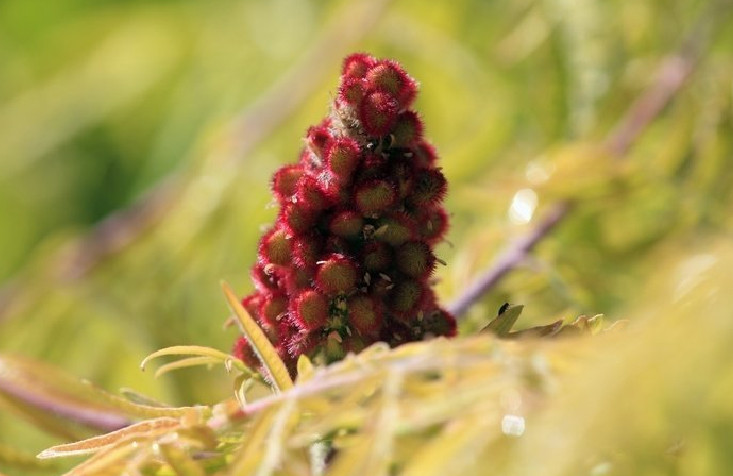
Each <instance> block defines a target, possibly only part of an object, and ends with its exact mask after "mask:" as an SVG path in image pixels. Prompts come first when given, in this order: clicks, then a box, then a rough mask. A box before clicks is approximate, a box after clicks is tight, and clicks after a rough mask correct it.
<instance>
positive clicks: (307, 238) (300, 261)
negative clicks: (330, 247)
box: [293, 233, 323, 268]
mask: <svg viewBox="0 0 733 476" xmlns="http://www.w3.org/2000/svg"><path fill="white" fill-rule="evenodd" d="M322 248H323V237H322V236H319V234H318V233H307V234H302V235H299V236H296V237H295V238H293V263H294V264H296V265H297V266H300V267H302V268H308V267H311V266H314V265H315V264H316V261H318V256H319V254H320V252H321V249H322Z"/></svg>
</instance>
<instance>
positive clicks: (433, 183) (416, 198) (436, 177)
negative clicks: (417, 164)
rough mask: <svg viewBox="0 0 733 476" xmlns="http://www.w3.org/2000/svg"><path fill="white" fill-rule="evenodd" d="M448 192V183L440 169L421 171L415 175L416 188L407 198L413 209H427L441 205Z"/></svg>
mask: <svg viewBox="0 0 733 476" xmlns="http://www.w3.org/2000/svg"><path fill="white" fill-rule="evenodd" d="M447 191H448V182H447V181H446V180H445V176H444V175H443V173H442V172H441V171H440V170H438V169H420V170H418V171H417V173H416V174H415V186H414V187H413V189H412V193H410V196H409V197H407V200H408V201H409V202H410V205H412V206H413V207H416V208H419V207H427V206H431V205H434V204H436V203H440V202H442V201H443V198H445V194H446V192H447Z"/></svg>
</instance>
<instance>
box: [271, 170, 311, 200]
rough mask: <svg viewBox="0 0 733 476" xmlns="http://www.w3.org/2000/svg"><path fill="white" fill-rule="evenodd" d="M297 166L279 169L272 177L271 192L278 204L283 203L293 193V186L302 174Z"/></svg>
mask: <svg viewBox="0 0 733 476" xmlns="http://www.w3.org/2000/svg"><path fill="white" fill-rule="evenodd" d="M304 173H305V172H304V171H303V168H302V167H301V166H300V165H299V164H295V165H285V166H283V167H280V168H279V169H278V170H277V172H275V175H274V176H273V177H272V191H273V193H274V194H275V197H277V200H278V202H280V203H281V204H282V203H285V202H286V201H289V200H290V197H292V196H293V194H294V193H295V184H296V182H297V181H298V179H299V178H300V177H301V176H302V175H303V174H304Z"/></svg>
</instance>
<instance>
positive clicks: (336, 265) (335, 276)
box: [315, 253, 358, 296]
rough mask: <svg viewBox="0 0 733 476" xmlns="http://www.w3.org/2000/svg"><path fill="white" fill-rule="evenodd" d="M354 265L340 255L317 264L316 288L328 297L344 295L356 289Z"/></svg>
mask: <svg viewBox="0 0 733 476" xmlns="http://www.w3.org/2000/svg"><path fill="white" fill-rule="evenodd" d="M357 277H358V274H357V267H356V264H355V263H354V262H353V261H352V260H351V259H349V258H347V257H346V256H344V255H342V254H336V253H334V254H332V255H330V256H329V257H328V258H327V259H326V260H325V261H323V262H322V263H320V264H319V266H318V270H317V271H316V279H315V281H316V287H317V288H318V289H319V290H321V291H322V292H324V293H326V294H327V295H329V296H333V295H336V294H346V293H348V292H350V291H352V290H353V289H354V288H355V287H356V280H357Z"/></svg>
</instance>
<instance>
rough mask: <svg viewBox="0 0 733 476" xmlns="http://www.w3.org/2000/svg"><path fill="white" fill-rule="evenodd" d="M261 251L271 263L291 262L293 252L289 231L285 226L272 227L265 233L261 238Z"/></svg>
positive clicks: (285, 263) (282, 263)
mask: <svg viewBox="0 0 733 476" xmlns="http://www.w3.org/2000/svg"><path fill="white" fill-rule="evenodd" d="M259 253H260V256H261V257H262V258H263V259H265V260H266V261H269V262H270V263H274V264H279V265H287V264H290V260H291V257H292V252H291V248H290V238H289V237H288V233H287V231H286V230H285V229H283V228H272V229H271V230H270V231H268V232H267V233H265V234H264V235H263V236H262V239H261V240H260V247H259Z"/></svg>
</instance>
